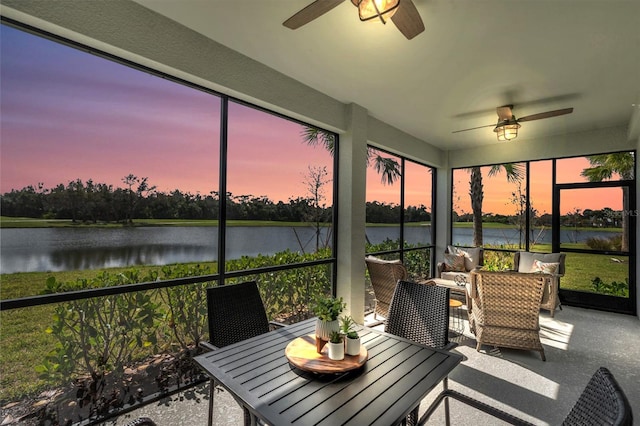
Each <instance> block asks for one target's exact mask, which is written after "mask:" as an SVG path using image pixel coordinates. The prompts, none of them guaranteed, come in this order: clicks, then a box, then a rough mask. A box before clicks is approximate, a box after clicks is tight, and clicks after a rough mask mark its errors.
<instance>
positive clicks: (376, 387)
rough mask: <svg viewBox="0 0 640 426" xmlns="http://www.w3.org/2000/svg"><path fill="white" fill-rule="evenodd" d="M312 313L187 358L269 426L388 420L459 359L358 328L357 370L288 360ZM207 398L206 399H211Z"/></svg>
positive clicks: (310, 329) (402, 413) (311, 326)
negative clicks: (326, 371) (360, 355)
mask: <svg viewBox="0 0 640 426" xmlns="http://www.w3.org/2000/svg"><path fill="white" fill-rule="evenodd" d="M314 331H315V319H310V320H306V321H302V322H299V323H297V324H292V325H289V326H286V327H284V328H280V329H278V330H275V331H272V332H269V333H266V334H263V335H260V336H256V337H253V338H251V339H247V340H243V341H241V342H238V343H235V344H233V345H229V346H225V347H223V348H220V349H217V350H215V351H211V352H207V353H205V354H202V355H199V356H197V357H195V358H194V360H195V361H196V362H197V363H198V364H199V365H200V367H202V369H203V370H204V371H205V372H206V373H207V375H209V376H210V377H211V378H213V379H215V381H216V382H217V383H219V384H220V385H221V386H223V387H224V388H225V389H226V390H228V391H229V392H230V393H231V395H233V396H234V398H236V400H237V401H238V402H239V403H241V404H242V405H243V406H244V407H246V408H247V409H248V410H249V412H250V413H251V418H252V423H255V421H256V418H258V419H260V420H261V421H263V422H266V423H268V424H271V425H277V426H280V425H303V426H308V425H330V426H334V425H348V424H351V425H358V426H360V425H384V426H388V425H395V424H399V423H402V422H403V421H404V419H405V418H406V416H407V415H408V414H409V413H410V412H411V411H412V410H413V409H414V408H415V407H417V406H418V404H420V401H421V400H422V399H423V398H424V397H425V396H426V395H427V394H428V393H429V392H430V391H431V390H432V389H433V388H434V387H436V386H437V385H438V384H439V383H440V382H441V381H443V380H444V379H446V377H447V375H448V374H449V372H451V370H453V369H454V368H455V367H456V366H457V365H458V364H459V363H460V362H461V361H462V357H461V356H460V355H459V354H456V353H452V352H447V351H443V350H437V349H433V348H429V347H427V346H423V345H419V344H416V343H414V342H411V341H410V340H406V339H403V338H401V337H398V336H394V335H392V334H388V333H384V332H382V331H378V330H374V329H370V328H366V327H361V328H360V329H359V334H360V336H361V341H362V344H364V345H365V347H366V348H367V351H368V354H369V359H368V360H367V362H366V363H365V365H364V366H363V367H362V368H361V369H359V370H356V371H351V372H347V373H343V374H335V375H318V374H314V373H309V372H304V371H302V370H298V369H297V368H295V367H293V366H292V365H291V364H289V362H288V360H287V358H286V357H285V348H286V346H287V344H288V343H289V342H291V341H292V340H293V339H295V338H297V337H301V336H306V335H309V334H313V333H314ZM211 402H212V401H210V403H211Z"/></svg>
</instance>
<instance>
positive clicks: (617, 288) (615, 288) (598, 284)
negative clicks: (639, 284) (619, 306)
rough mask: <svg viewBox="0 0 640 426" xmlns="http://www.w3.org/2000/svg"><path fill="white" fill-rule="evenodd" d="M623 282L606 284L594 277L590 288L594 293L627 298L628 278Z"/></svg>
mask: <svg viewBox="0 0 640 426" xmlns="http://www.w3.org/2000/svg"><path fill="white" fill-rule="evenodd" d="M624 281H625V282H617V281H612V282H611V283H606V282H604V281H602V280H601V279H600V277H595V278H594V279H592V280H591V287H592V288H593V291H595V292H596V293H600V294H609V295H612V296H621V297H629V278H625V280H624Z"/></svg>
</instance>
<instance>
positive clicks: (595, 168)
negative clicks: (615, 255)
mask: <svg viewBox="0 0 640 426" xmlns="http://www.w3.org/2000/svg"><path fill="white" fill-rule="evenodd" d="M587 158H588V160H589V163H590V164H591V167H588V168H586V169H584V170H582V172H581V173H580V174H581V175H582V176H584V177H586V178H587V179H589V182H602V181H604V180H608V179H611V178H612V177H613V175H614V174H617V175H619V176H620V177H621V178H622V179H624V180H632V179H633V177H634V168H635V158H634V155H633V153H632V152H616V153H613V154H600V155H590V156H588V157H587ZM629 213H630V212H629V190H628V188H627V187H623V188H622V243H621V248H622V251H629Z"/></svg>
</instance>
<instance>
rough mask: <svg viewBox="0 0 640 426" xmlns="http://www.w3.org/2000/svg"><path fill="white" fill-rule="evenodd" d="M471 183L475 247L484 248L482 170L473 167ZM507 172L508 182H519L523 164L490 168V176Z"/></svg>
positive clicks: (522, 175) (470, 194) (521, 176)
mask: <svg viewBox="0 0 640 426" xmlns="http://www.w3.org/2000/svg"><path fill="white" fill-rule="evenodd" d="M469 170H470V172H471V176H470V181H469V196H470V197H471V210H472V212H473V245H474V246H475V247H481V246H482V244H483V243H482V202H483V200H484V186H483V183H482V169H481V168H480V167H471V168H470V169H469ZM502 170H504V171H505V173H506V176H507V181H508V182H519V181H521V180H522V178H523V177H524V166H523V165H522V163H506V164H496V165H494V166H491V167H490V168H489V173H488V174H489V176H495V175H498V174H500V172H502Z"/></svg>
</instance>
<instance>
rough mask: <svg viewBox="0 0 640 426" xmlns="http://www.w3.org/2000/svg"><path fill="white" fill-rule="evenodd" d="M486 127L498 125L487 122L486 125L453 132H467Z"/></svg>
mask: <svg viewBox="0 0 640 426" xmlns="http://www.w3.org/2000/svg"><path fill="white" fill-rule="evenodd" d="M485 127H496V125H495V124H487V125H486V126H479V127H472V128H470V129H462V130H454V131H453V132H451V133H460V132H466V131H468V130H476V129H484V128H485Z"/></svg>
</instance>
